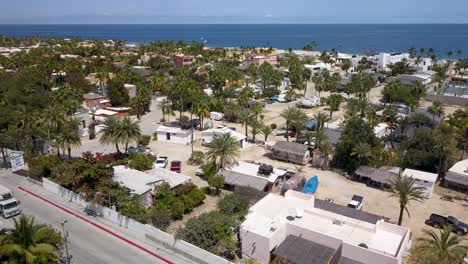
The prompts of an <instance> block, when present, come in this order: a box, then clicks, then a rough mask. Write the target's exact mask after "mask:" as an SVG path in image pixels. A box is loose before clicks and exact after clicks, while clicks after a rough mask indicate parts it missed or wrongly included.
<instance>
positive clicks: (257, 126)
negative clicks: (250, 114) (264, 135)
mask: <svg viewBox="0 0 468 264" xmlns="http://www.w3.org/2000/svg"><path fill="white" fill-rule="evenodd" d="M262 127H263V124H262V123H260V122H259V121H257V120H252V122H251V123H250V133H252V141H253V142H254V143H255V137H256V136H257V135H258V134H259V133H261V132H262V131H261V130H262Z"/></svg>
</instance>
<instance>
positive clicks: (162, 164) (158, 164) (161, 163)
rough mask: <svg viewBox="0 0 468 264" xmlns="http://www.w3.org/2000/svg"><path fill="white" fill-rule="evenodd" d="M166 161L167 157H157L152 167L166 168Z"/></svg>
mask: <svg viewBox="0 0 468 264" xmlns="http://www.w3.org/2000/svg"><path fill="white" fill-rule="evenodd" d="M167 163H168V161H167V157H159V158H157V159H156V161H155V162H154V167H156V168H166V166H167Z"/></svg>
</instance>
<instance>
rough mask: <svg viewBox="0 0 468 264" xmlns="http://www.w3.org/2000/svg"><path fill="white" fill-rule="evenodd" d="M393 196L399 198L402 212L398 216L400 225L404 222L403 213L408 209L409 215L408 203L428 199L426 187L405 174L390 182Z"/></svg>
mask: <svg viewBox="0 0 468 264" xmlns="http://www.w3.org/2000/svg"><path fill="white" fill-rule="evenodd" d="M390 191H391V192H392V194H391V196H392V197H396V198H397V199H398V203H399V205H400V214H399V216H398V225H401V223H402V222H403V213H404V212H405V211H406V213H407V214H408V217H410V213H409V210H408V204H409V203H410V202H411V201H416V202H420V203H422V202H423V201H424V200H425V199H427V196H426V193H425V188H424V187H422V186H419V185H415V184H414V179H412V178H409V177H406V176H403V177H395V178H394V179H393V180H392V182H391V183H390Z"/></svg>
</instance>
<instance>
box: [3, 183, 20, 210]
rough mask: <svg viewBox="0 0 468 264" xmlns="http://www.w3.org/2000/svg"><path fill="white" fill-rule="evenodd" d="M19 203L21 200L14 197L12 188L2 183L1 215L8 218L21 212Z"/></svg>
mask: <svg viewBox="0 0 468 264" xmlns="http://www.w3.org/2000/svg"><path fill="white" fill-rule="evenodd" d="M19 204H20V202H19V201H17V200H16V199H15V198H13V193H12V192H11V191H10V189H8V188H6V187H5V186H3V185H0V215H2V216H3V218H8V217H12V216H15V215H19V214H21V209H20V208H19Z"/></svg>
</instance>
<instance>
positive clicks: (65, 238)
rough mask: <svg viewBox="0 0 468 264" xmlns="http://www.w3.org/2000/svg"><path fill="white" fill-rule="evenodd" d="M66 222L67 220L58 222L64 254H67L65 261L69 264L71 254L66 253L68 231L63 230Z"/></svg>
mask: <svg viewBox="0 0 468 264" xmlns="http://www.w3.org/2000/svg"><path fill="white" fill-rule="evenodd" d="M67 222H68V221H67V220H63V221H62V222H60V224H61V225H62V232H63V244H64V245H65V254H66V255H67V256H66V260H65V263H67V264H70V263H71V258H72V256H70V255H69V253H68V231H66V232H65V224H66V223H67Z"/></svg>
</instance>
